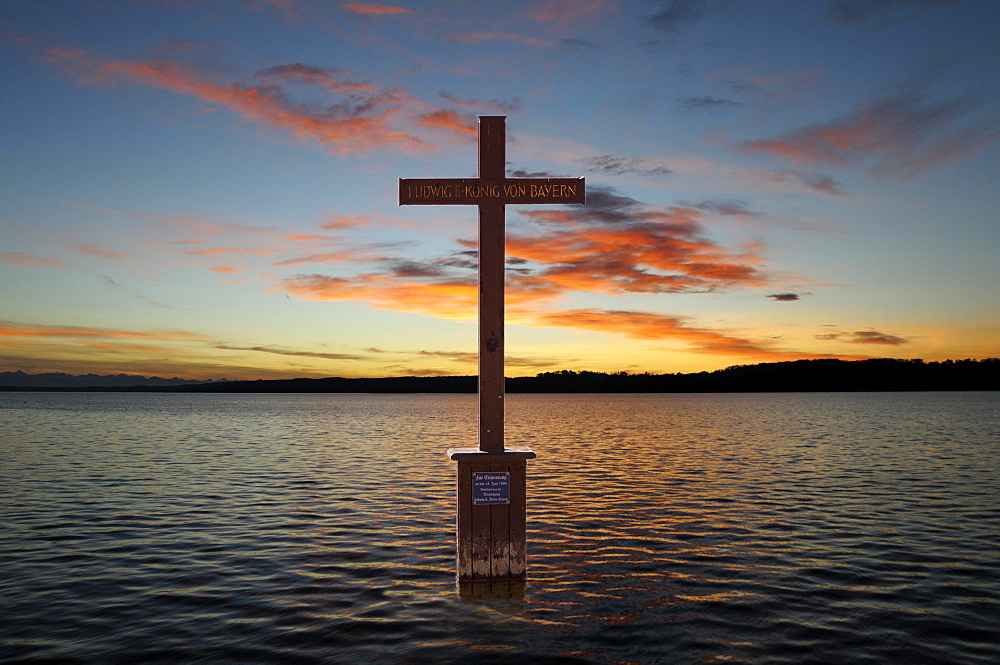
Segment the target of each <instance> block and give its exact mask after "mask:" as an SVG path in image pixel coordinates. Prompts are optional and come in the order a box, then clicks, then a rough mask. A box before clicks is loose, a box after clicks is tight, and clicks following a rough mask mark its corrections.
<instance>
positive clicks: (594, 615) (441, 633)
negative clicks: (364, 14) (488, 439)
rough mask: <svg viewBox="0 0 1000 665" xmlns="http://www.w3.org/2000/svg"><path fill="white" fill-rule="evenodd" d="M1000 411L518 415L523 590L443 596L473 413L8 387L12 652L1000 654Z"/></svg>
mask: <svg viewBox="0 0 1000 665" xmlns="http://www.w3.org/2000/svg"><path fill="white" fill-rule="evenodd" d="M998 406H1000V398H998V395H997V394H996V393H976V394H956V395H941V394H939V395H921V394H917V395H891V394H890V395H721V396H719V395H699V396H692V395H687V396H685V395H618V396H589V395H582V396H581V395H578V396H572V395H561V396H560V395H551V396H530V395H511V396H510V397H509V398H508V417H507V423H508V440H509V443H511V444H512V445H530V446H532V447H533V448H534V449H535V450H536V451H537V452H538V454H539V457H538V459H536V460H533V461H531V462H529V464H528V550H529V551H528V580H527V585H526V586H519V587H518V588H490V589H483V588H478V589H463V588H461V587H459V588H458V589H456V587H455V581H454V574H455V570H454V473H455V469H454V463H453V462H451V461H450V460H448V459H447V458H446V457H445V454H444V451H445V450H446V449H447V448H448V447H453V446H461V445H469V443H470V441H469V438H470V436H471V435H472V433H474V431H475V397H474V396H472V395H459V396H448V395H407V396H389V395H382V396H358V395H254V396H221V395H220V396H207V395H205V396H183V395H121V394H111V395H58V394H38V395H17V401H15V400H14V399H12V397H11V396H10V395H3V394H0V428H2V431H3V432H4V433H5V439H4V441H3V446H2V447H0V527H2V531H0V533H2V534H3V536H2V537H0V556H3V557H4V561H5V566H4V567H5V577H4V579H3V580H2V581H0V585H2V586H0V589H2V592H3V594H4V602H5V607H4V616H5V625H4V627H3V629H2V631H0V639H2V640H3V642H2V648H3V649H4V653H5V654H10V655H9V656H5V657H8V658H10V659H27V661H28V662H30V661H31V660H32V659H35V660H43V659H46V658H47V659H50V660H51V661H62V662H71V661H72V659H74V658H75V659H82V660H83V661H85V662H86V661H89V662H111V661H115V660H117V661H123V662H124V661H140V660H141V661H146V662H165V663H166V662H179V661H192V662H193V661H199V660H200V661H202V662H208V661H212V660H215V661H226V662H243V663H258V662H259V663H265V662H274V661H276V660H294V661H296V662H373V661H386V660H393V661H399V662H417V661H429V662H439V661H444V662H454V661H456V660H457V661H459V662H461V661H462V660H469V659H472V658H480V659H481V658H483V657H487V658H488V659H489V660H490V661H491V662H532V659H535V662H545V661H546V660H551V659H553V658H561V659H564V660H566V661H567V662H685V663H687V662H698V661H705V662H709V661H711V660H712V659H715V660H727V661H729V662H747V663H750V662H762V661H766V662H793V663H798V662H808V661H810V660H812V661H813V662H817V660H819V661H822V662H828V663H837V662H844V663H857V662H873V663H874V662H879V663H882V662H887V663H892V662H900V663H902V662H970V663H974V662H983V663H987V662H995V660H996V656H997V655H998V648H1000V647H998V641H997V639H996V636H995V632H994V631H995V626H996V625H997V624H1000V574H998V572H997V571H998V570H1000V557H998V554H997V551H996V547H995V536H996V533H998V532H1000V499H998V497H1000V474H998V473H997V472H998V469H997V466H996V460H997V459H998V456H997V454H998V453H1000V449H998V445H1000V443H998V441H997V439H996V432H997V431H998V430H1000V426H998V425H1000V422H998V418H1000V416H998V413H1000V409H998V408H997V407H998Z"/></svg>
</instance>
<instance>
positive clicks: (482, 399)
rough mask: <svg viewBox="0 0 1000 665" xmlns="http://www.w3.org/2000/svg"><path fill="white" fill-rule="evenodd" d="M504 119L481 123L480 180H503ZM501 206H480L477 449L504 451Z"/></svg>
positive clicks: (503, 234)
mask: <svg viewBox="0 0 1000 665" xmlns="http://www.w3.org/2000/svg"><path fill="white" fill-rule="evenodd" d="M504 120H505V118H503V117H498V116H486V117H483V118H480V119H479V177H480V179H482V180H501V179H503V177H504V175H505V171H506V168H507V158H506V145H505V144H506V140H507V137H506V134H507V131H506V126H505V122H504ZM504 216H505V215H504V204H503V203H485V204H480V206H479V449H480V450H485V451H489V452H503V450H504V371H503V365H504V319H503V317H504V283H505V281H506V266H505V257H506V252H505V246H506V229H505V228H504V226H505V219H504Z"/></svg>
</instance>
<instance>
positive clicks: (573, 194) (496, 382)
mask: <svg viewBox="0 0 1000 665" xmlns="http://www.w3.org/2000/svg"><path fill="white" fill-rule="evenodd" d="M505 123H506V117H505V116H480V117H479V176H478V177H476V178H434V179H432V178H423V179H416V178H409V179H404V178H400V179H399V205H475V206H478V207H479V384H478V388H479V447H478V448H449V449H448V457H450V458H451V459H453V460H455V462H457V464H458V466H457V471H456V492H455V496H456V511H455V526H456V533H455V540H456V543H455V545H456V546H455V553H456V576H457V577H458V580H459V581H460V582H475V583H480V582H482V583H485V584H487V585H492V584H493V583H507V582H512V581H513V582H518V581H519V580H523V579H524V577H525V574H526V568H527V565H526V562H527V544H526V542H525V541H526V537H525V506H526V503H527V499H526V496H527V491H526V468H527V461H528V460H529V459H534V458H535V457H536V455H535V451H534V450H532V449H531V448H529V447H527V446H507V445H506V443H505V441H504V282H505V259H506V250H505V233H506V231H505V229H504V223H505V220H504V206H506V205H508V204H522V205H532V204H537V203H549V204H551V203H555V204H561V205H569V204H578V205H584V204H585V203H586V188H585V184H584V180H583V178H508V177H506V171H507V157H506V141H507V137H506V124H505ZM504 588H507V589H510V588H511V587H504ZM491 589H492V587H491Z"/></svg>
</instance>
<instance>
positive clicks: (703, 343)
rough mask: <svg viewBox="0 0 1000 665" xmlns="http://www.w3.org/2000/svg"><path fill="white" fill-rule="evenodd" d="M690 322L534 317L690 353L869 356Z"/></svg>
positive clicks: (615, 314) (609, 314)
mask: <svg viewBox="0 0 1000 665" xmlns="http://www.w3.org/2000/svg"><path fill="white" fill-rule="evenodd" d="M686 321H687V319H684V318H682V317H678V316H670V315H664V314H655V313H651V312H637V311H627V310H607V309H575V310H569V311H564V312H541V313H537V314H536V315H535V317H534V325H537V326H541V327H557V328H579V329H583V330H595V331H598V332H603V333H610V334H619V335H623V336H625V337H631V338H633V339H643V340H663V341H666V340H674V339H676V340H683V341H686V342H688V343H689V344H690V345H691V348H690V350H691V351H693V352H695V353H705V354H712V355H727V356H740V357H743V358H758V359H770V360H802V359H807V358H839V359H842V360H858V359H862V358H865V357H867V356H845V355H827V354H815V353H801V352H798V351H789V350H784V349H776V348H773V347H772V346H770V345H769V344H768V343H766V342H762V341H754V340H751V339H746V338H743V337H734V336H730V335H726V334H724V333H721V332H718V331H714V330H707V329H703V328H694V327H690V326H688V325H687V323H686Z"/></svg>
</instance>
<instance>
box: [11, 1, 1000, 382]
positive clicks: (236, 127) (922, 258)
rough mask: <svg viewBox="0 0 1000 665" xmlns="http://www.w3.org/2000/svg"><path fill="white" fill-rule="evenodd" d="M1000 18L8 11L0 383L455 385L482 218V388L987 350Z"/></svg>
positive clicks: (464, 360)
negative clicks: (542, 379)
mask: <svg viewBox="0 0 1000 665" xmlns="http://www.w3.org/2000/svg"><path fill="white" fill-rule="evenodd" d="M998 24H1000V3H996V2H992V1H988V0H979V1H976V0H968V1H964V2H963V1H961V0H909V1H904V0H816V1H808V0H807V1H791V0H789V1H787V2H783V1H781V0H767V1H765V0H760V1H754V0H746V1H735V0H732V1H729V2H726V1H724V0H706V1H699V0H661V1H653V0H650V1H643V2H624V1H622V2H619V1H612V0H580V1H578V2H567V1H563V0H554V1H549V2H505V3H497V2H407V3H403V2H400V3H393V4H390V3H362V2H358V3H351V2H318V1H316V2H314V1H311V0H270V1H267V0H246V1H243V2H238V1H231V2H222V1H219V2H196V1H195V0H190V1H184V0H174V1H168V0H134V1H130V2H112V1H102V0H93V1H84V0H80V1H76V2H74V1H70V0H67V1H62V2H29V1H19V0H8V1H7V2H5V3H3V4H2V5H0V38H2V39H0V59H2V60H0V86H2V90H3V93H4V94H3V97H4V103H3V104H2V105H0V151H2V155H3V159H2V160H0V169H2V180H0V183H2V184H0V189H2V196H0V223H2V228H3V229H4V232H3V234H2V235H0V302H2V303H3V305H2V310H0V361H2V362H0V370H18V369H20V370H23V371H26V372H44V371H63V372H70V373H87V372H96V373H119V372H124V373H138V374H147V375H151V374H157V375H161V376H163V375H167V376H183V377H190V378H222V377H226V378H278V377H293V376H392V375H438V374H472V373H475V371H476V364H475V350H476V332H475V295H476V285H475V242H476V211H475V209H474V208H471V207H459V206H448V207H402V208H401V207H398V206H397V205H396V203H397V202H396V182H397V178H400V177H405V178H426V177H467V176H474V175H475V173H476V124H477V120H476V118H477V116H479V115H505V116H507V137H508V145H507V159H508V174H509V175H511V176H513V175H518V174H525V173H528V174H538V175H551V176H561V177H575V176H584V177H586V179H587V186H588V205H587V206H586V207H585V208H575V207H560V206H508V209H507V227H508V231H507V232H508V246H507V249H508V271H507V299H508V306H507V322H508V323H507V354H508V361H507V373H508V375H511V376H514V375H531V374H535V373H537V372H541V371H550V370H560V369H575V370H583V369H588V370H598V371H620V370H627V371H651V372H690V371H701V370H712V369H718V368H722V367H727V366H730V365H736V364H749V363H756V362H773V361H781V360H794V359H800V358H824V357H836V358H849V359H850V358H858V359H860V358H866V357H897V358H924V359H926V360H942V359H946V358H970V357H971V358H985V357H996V356H1000V343H998V341H997V339H998V335H997V331H998V330H1000V306H998V301H1000V298H998V295H997V291H998V289H997V286H996V285H997V284H998V283H1000V279H998V278H1000V270H998V267H997V266H998V262H997V260H996V258H995V252H996V248H997V247H998V246H1000V219H998V211H1000V196H998V194H997V187H996V185H995V184H994V183H996V182H1000V174H998V164H1000V159H998V147H997V146H998V143H997V136H998V133H1000V97H998V84H997V80H998V78H1000V77H998V72H997V69H998V68H997V62H998V58H997V55H998V53H1000V49H998V38H997V37H996V34H995V27H996V26H997V25H998Z"/></svg>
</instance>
